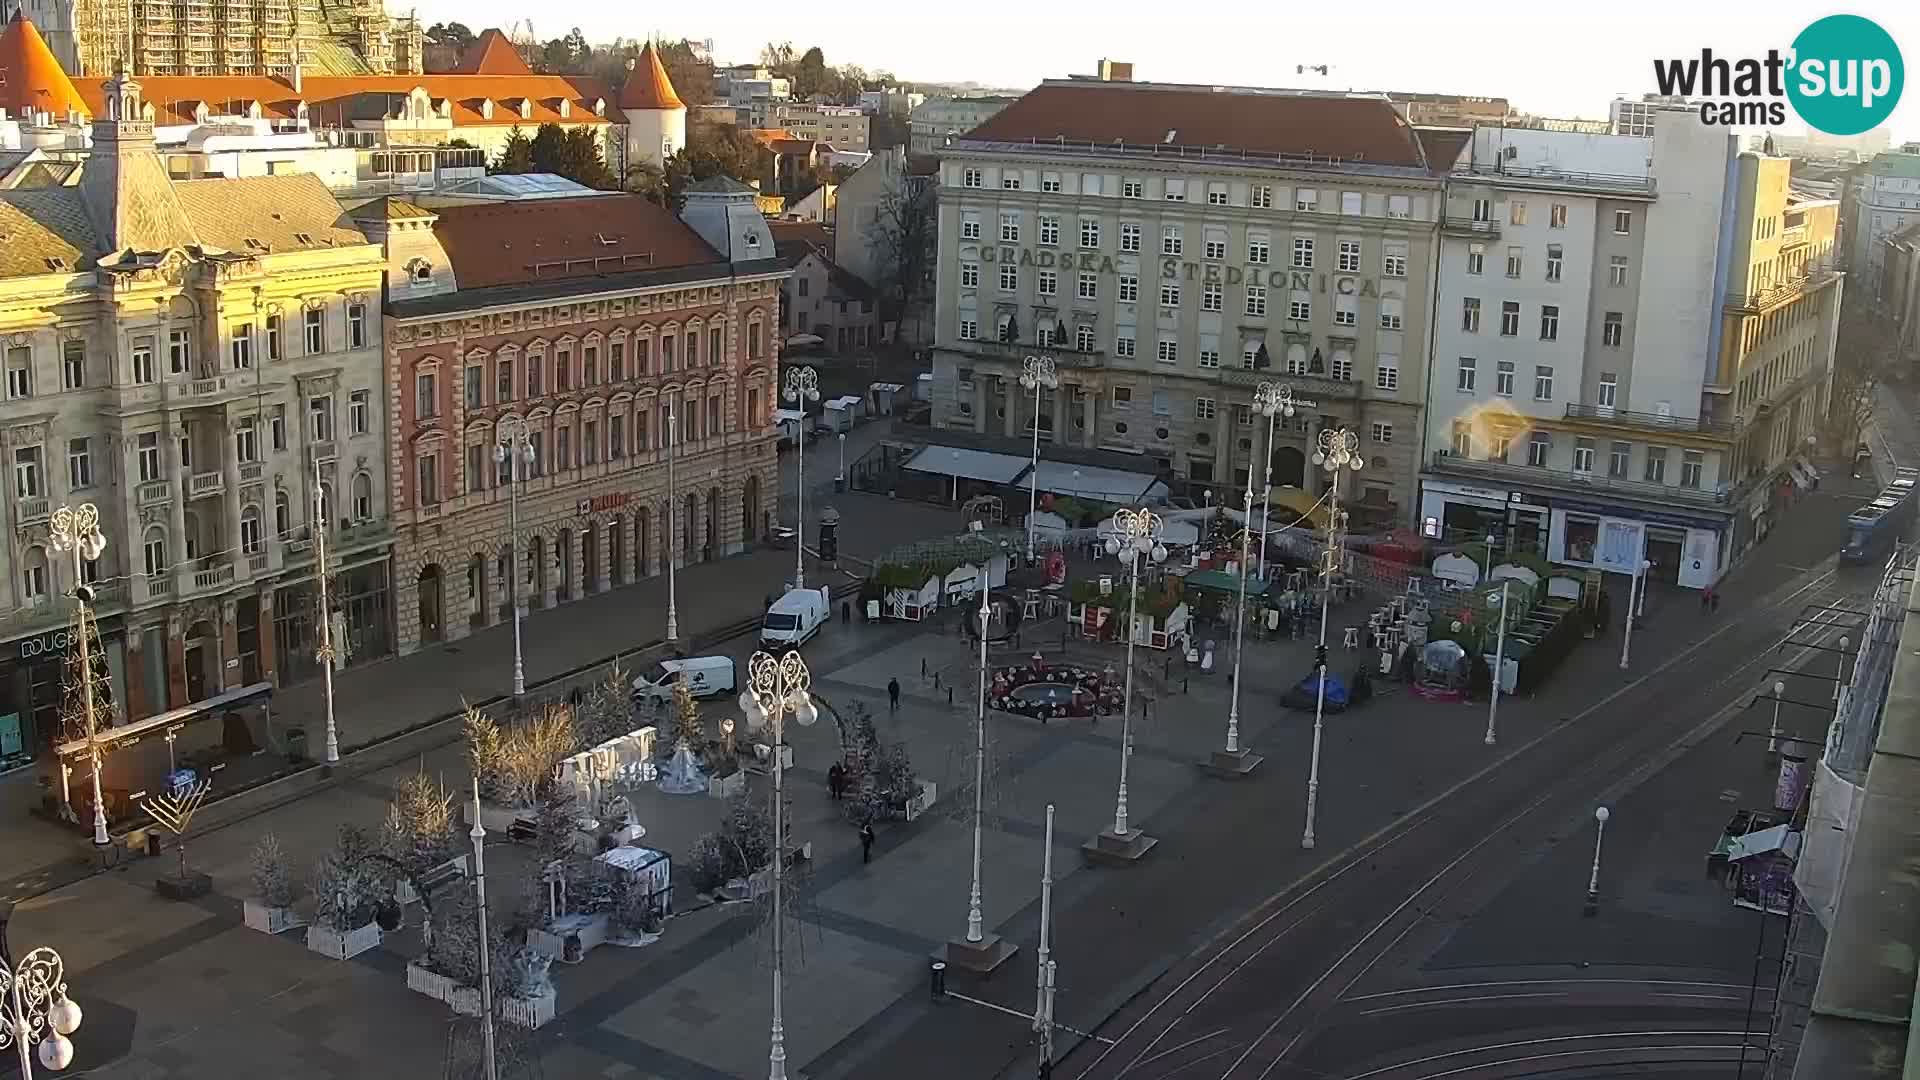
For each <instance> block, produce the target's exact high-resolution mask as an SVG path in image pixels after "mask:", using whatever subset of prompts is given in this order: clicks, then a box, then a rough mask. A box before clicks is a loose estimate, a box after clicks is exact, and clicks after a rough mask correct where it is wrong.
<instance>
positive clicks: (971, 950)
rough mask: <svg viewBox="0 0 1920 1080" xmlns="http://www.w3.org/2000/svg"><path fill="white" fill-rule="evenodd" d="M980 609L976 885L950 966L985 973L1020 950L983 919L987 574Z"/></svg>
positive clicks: (988, 619) (975, 754)
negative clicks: (962, 935)
mask: <svg viewBox="0 0 1920 1080" xmlns="http://www.w3.org/2000/svg"><path fill="white" fill-rule="evenodd" d="M980 580H981V587H980V610H979V612H978V613H977V616H978V619H979V623H980V688H979V701H978V709H977V711H976V719H975V721H974V745H973V886H972V888H971V890H970V891H969V892H968V893H967V935H966V937H965V938H963V939H961V940H959V941H951V940H950V941H948V942H947V963H948V964H949V965H953V966H958V967H964V968H967V969H968V970H970V971H974V972H977V973H981V974H985V973H987V972H990V971H992V970H993V969H994V968H997V967H999V966H1000V964H1001V963H1002V962H1003V961H1005V960H1006V959H1007V957H1009V956H1012V955H1013V954H1014V952H1015V951H1016V950H1015V949H1013V948H1012V947H1011V946H1009V945H1007V944H1006V943H1005V942H1004V941H1003V940H1002V939H1001V937H1000V935H998V934H989V933H987V932H986V930H985V928H984V926H983V925H982V920H981V917H980V843H981V824H982V820H983V818H984V816H985V813H986V802H985V799H986V790H987V625H988V624H989V623H990V622H992V620H993V607H992V605H991V596H992V593H991V590H989V589H988V588H987V587H986V574H985V571H984V569H983V571H982V573H981V579H980Z"/></svg>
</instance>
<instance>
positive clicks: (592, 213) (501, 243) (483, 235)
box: [433, 194, 722, 290]
mask: <svg viewBox="0 0 1920 1080" xmlns="http://www.w3.org/2000/svg"><path fill="white" fill-rule="evenodd" d="M438 213H439V215H440V220H439V222H438V223H436V224H435V225H434V227H433V234H434V236H435V237H436V238H438V239H439V241H440V244H441V246H442V247H444V248H446V251H447V256H448V257H449V258H450V259H452V260H453V269H454V273H455V275H456V276H457V277H458V278H459V280H460V287H461V288H462V289H463V290H464V289H468V288H486V287H488V286H494V285H506V284H520V283H527V282H535V281H546V280H553V279H559V278H581V277H595V276H601V275H605V274H611V273H618V272H620V271H635V270H659V269H664V268H669V267H683V266H695V265H699V264H703V263H719V262H721V261H722V260H721V258H720V255H719V254H718V253H717V252H715V251H714V250H713V249H712V248H710V247H708V246H707V244H706V242H705V241H704V240H701V239H700V236H699V234H697V233H695V232H694V231H693V230H692V229H690V228H688V227H687V226H686V224H685V223H684V222H682V221H681V220H680V219H679V218H677V217H675V216H674V215H673V214H672V213H670V212H669V211H667V210H665V209H662V208H661V207H659V206H656V205H654V204H653V203H651V202H648V201H647V200H646V199H643V198H641V197H640V196H638V195H619V194H616V195H602V196H598V197H595V198H578V199H542V200H533V201H524V202H512V203H499V204H478V205H471V206H448V207H445V208H443V209H441V210H439V211H438Z"/></svg>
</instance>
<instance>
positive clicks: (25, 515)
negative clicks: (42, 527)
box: [13, 495, 52, 525]
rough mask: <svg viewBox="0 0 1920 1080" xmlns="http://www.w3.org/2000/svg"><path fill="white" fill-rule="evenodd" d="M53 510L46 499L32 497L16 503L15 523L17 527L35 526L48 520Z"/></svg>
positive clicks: (14, 511)
mask: <svg viewBox="0 0 1920 1080" xmlns="http://www.w3.org/2000/svg"><path fill="white" fill-rule="evenodd" d="M51 513H52V508H51V507H50V506H49V505H48V500H47V499H45V498H44V497H39V496H32V495H29V496H28V497H26V498H24V499H21V500H19V501H18V502H16V503H14V507H13V523H14V524H15V525H33V524H37V523H39V522H42V521H45V520H47V517H48V515H49V514H51Z"/></svg>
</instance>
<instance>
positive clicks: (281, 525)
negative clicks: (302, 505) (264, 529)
mask: <svg viewBox="0 0 1920 1080" xmlns="http://www.w3.org/2000/svg"><path fill="white" fill-rule="evenodd" d="M273 531H274V534H275V535H277V536H279V537H280V539H282V540H285V539H286V538H287V537H288V536H289V535H291V534H292V533H293V500H292V499H290V498H288V497H287V489H286V488H280V489H279V490H277V491H275V492H274V493H273Z"/></svg>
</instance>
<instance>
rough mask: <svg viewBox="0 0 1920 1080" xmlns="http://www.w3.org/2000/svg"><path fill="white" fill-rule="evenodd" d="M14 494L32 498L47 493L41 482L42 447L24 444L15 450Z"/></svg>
mask: <svg viewBox="0 0 1920 1080" xmlns="http://www.w3.org/2000/svg"><path fill="white" fill-rule="evenodd" d="M13 494H14V497H15V498H19V499H32V498H36V497H38V496H41V495H44V494H46V492H45V490H43V489H42V487H41V482H40V448H39V447H37V446H22V447H20V448H19V449H17V450H15V451H14V452H13Z"/></svg>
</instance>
